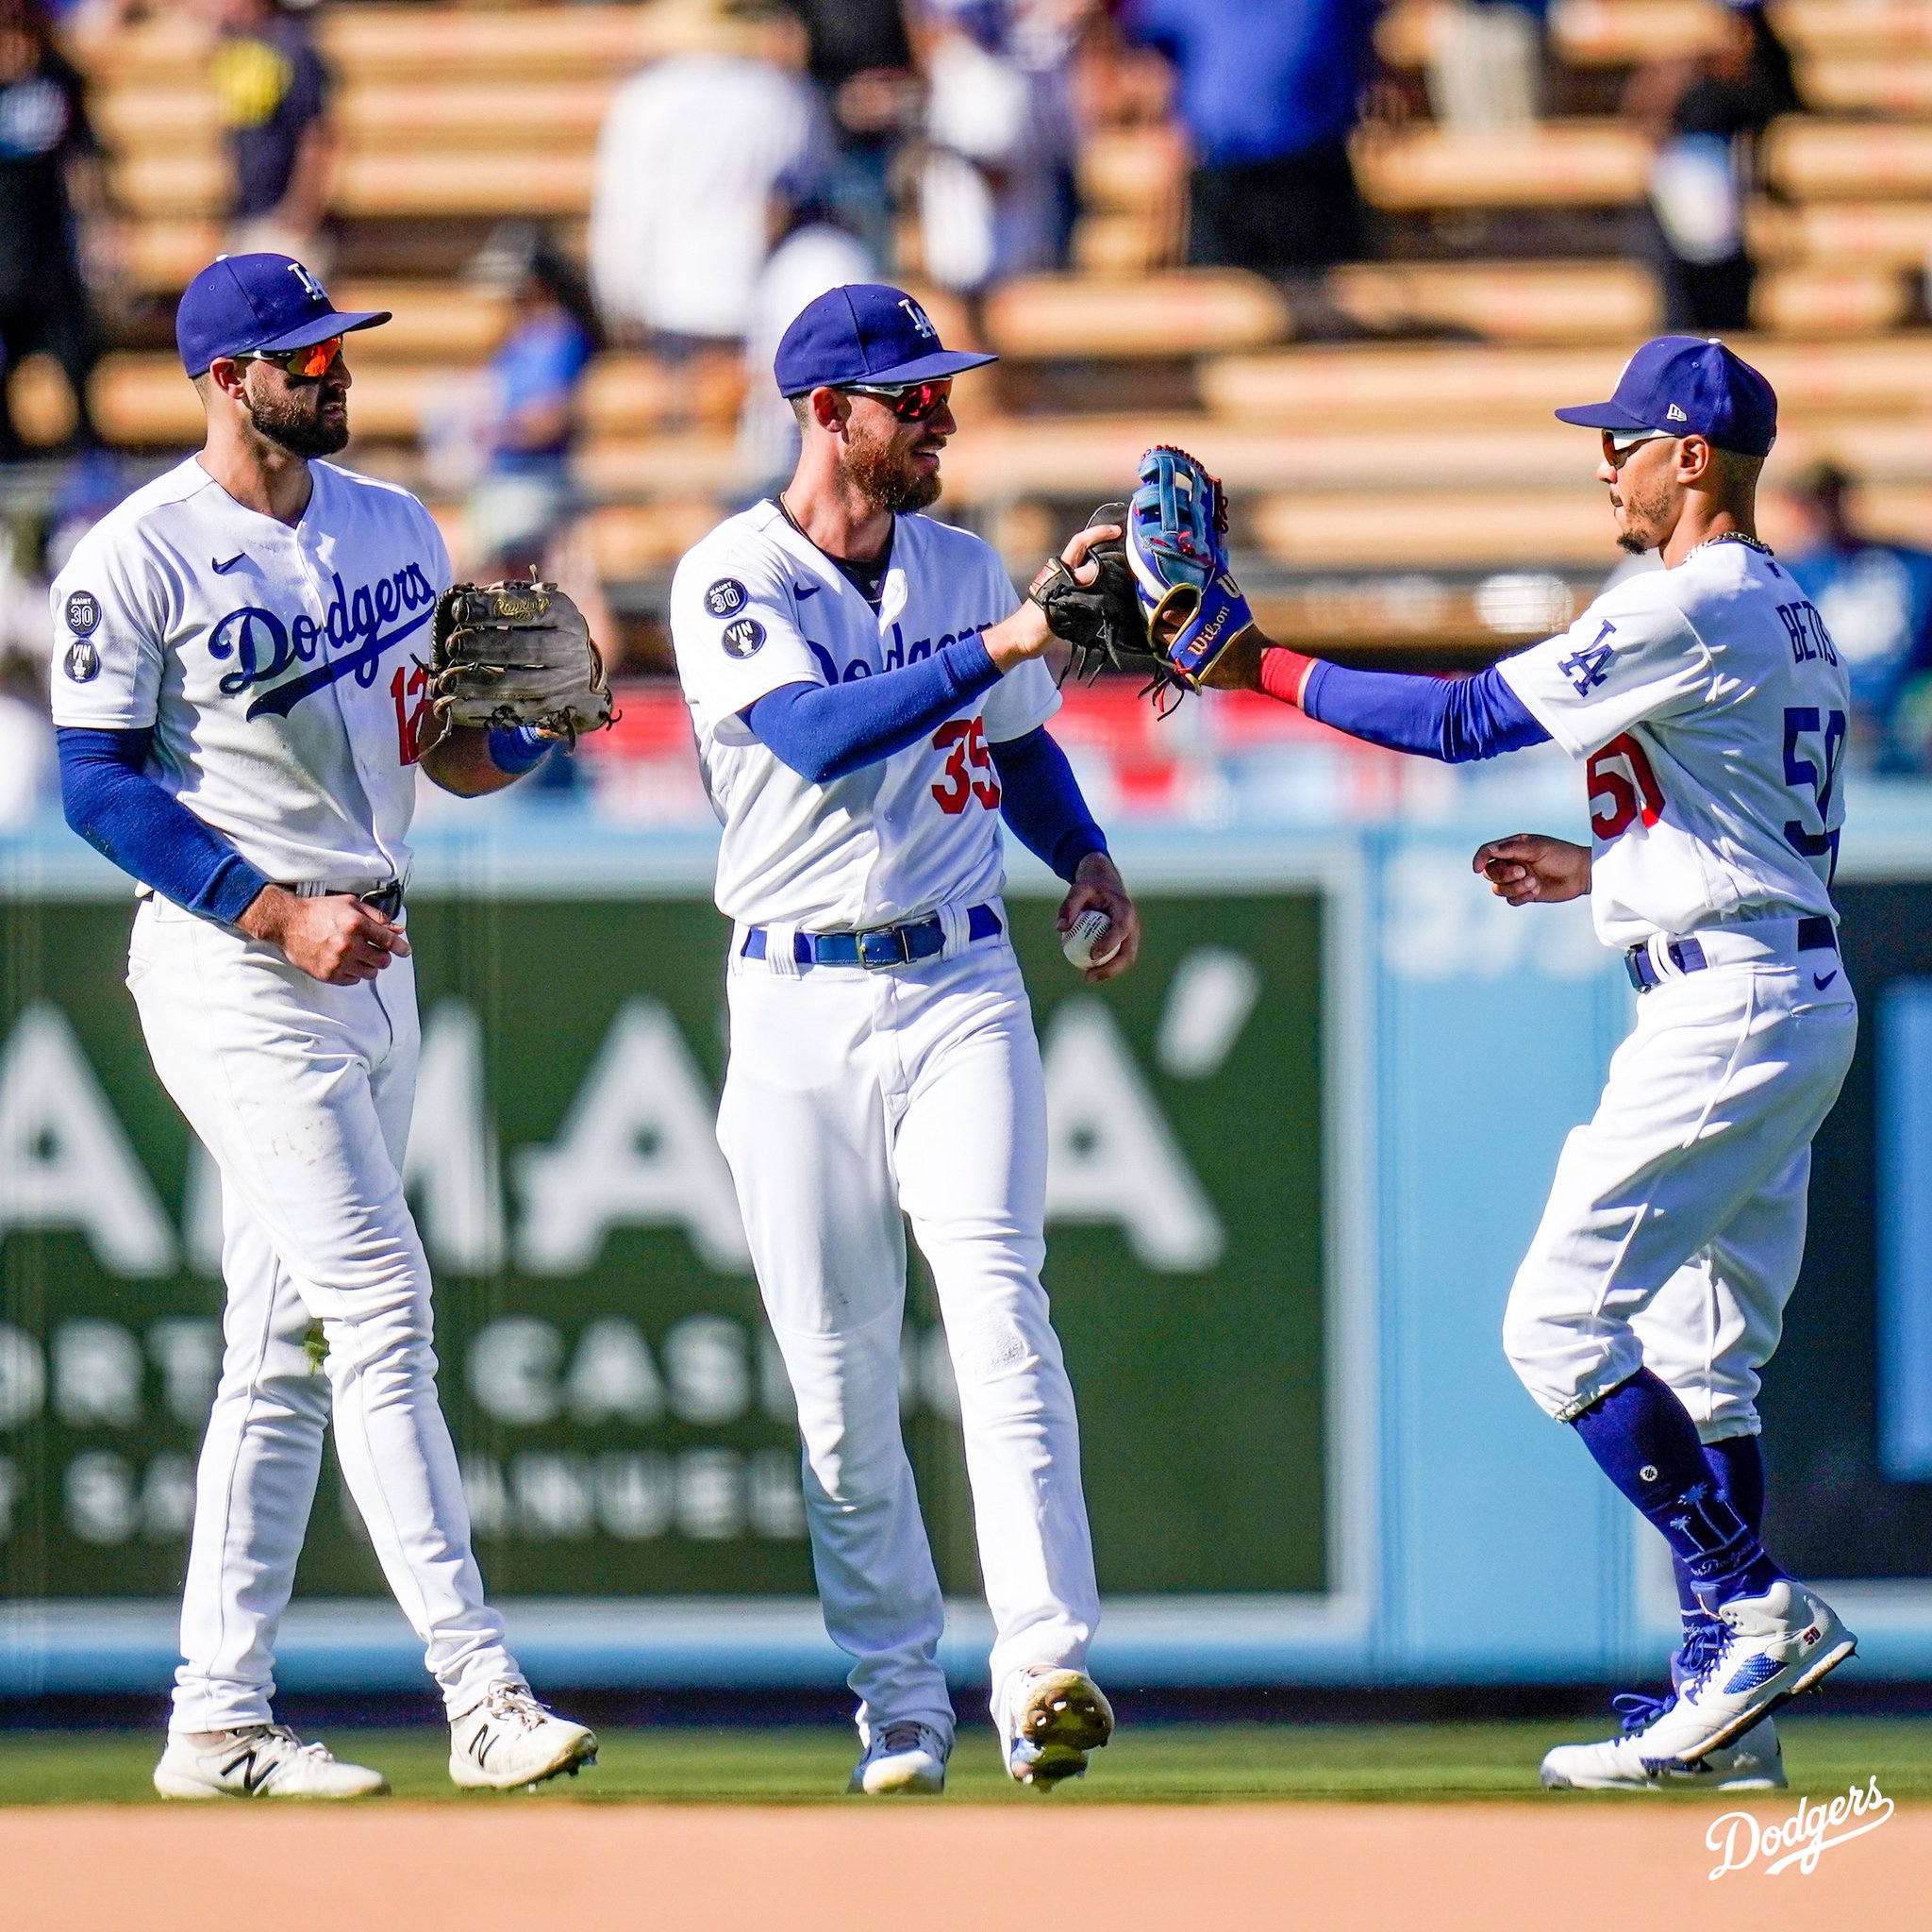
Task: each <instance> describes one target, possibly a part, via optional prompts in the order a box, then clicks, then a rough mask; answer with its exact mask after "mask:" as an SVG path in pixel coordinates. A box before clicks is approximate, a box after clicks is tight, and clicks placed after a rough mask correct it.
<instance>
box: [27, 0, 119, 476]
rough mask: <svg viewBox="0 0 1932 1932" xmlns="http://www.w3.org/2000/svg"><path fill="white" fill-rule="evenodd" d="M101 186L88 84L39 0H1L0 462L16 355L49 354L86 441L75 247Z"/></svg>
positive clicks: (96, 351)
mask: <svg viewBox="0 0 1932 1932" xmlns="http://www.w3.org/2000/svg"><path fill="white" fill-rule="evenodd" d="M106 214H107V192H106V186H105V178H104V175H103V172H102V168H101V150H100V145H99V143H98V142H96V140H95V139H94V132H93V128H92V125H91V124H90V122H89V120H88V112H87V88H86V83H85V82H84V81H83V80H82V79H81V76H80V75H79V74H78V73H77V72H76V71H75V68H74V67H73V66H72V65H71V64H70V63H69V62H68V60H67V59H66V58H64V57H63V56H62V55H61V53H60V52H59V50H58V48H57V47H56V46H55V45H54V43H53V35H52V28H51V26H50V25H49V22H48V17H47V11H46V8H45V7H44V6H43V5H42V0H0V462H4V461H8V460H10V459H12V458H17V457H19V456H20V455H21V454H22V445H21V442H20V438H19V434H18V431H17V430H16V428H15V426H14V422H13V417H12V413H11V411H10V410H9V408H8V402H7V386H8V376H9V375H10V374H11V372H12V371H13V369H14V368H15V367H16V366H17V365H18V364H19V362H20V360H21V358H23V357H25V356H30V355H33V354H35V353H36V352H39V353H42V354H44V355H48V356H51V357H52V358H54V359H55V360H56V361H57V362H58V363H59V365H60V367H61V369H62V371H63V372H64V373H65V375H66V377H67V381H68V385H69V387H70V388H71V389H72V390H73V391H74V399H75V418H76V427H75V441H78V442H80V443H82V444H89V443H92V442H93V441H95V440H96V439H95V436H94V429H93V421H92V416H91V415H90V414H89V412H88V402H87V380H88V376H89V375H90V374H91V373H92V369H93V366H94V364H95V362H96V361H97V360H99V358H100V341H99V332H98V329H97V327H96V325H95V322H94V315H93V309H92V305H91V303H90V302H89V300H88V292H87V285H86V282H85V280H84V279H83V276H82V274H81V264H80V258H79V255H78V252H77V245H76V243H77V236H78V234H79V232H80V230H79V222H80V221H81V220H86V221H87V222H88V223H89V224H90V225H92V228H93V229H94V231H95V232H97V233H98V232H99V231H100V227H101V225H102V224H103V223H104V222H105V218H106Z"/></svg>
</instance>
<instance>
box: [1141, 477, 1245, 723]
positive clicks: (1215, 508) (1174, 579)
mask: <svg viewBox="0 0 1932 1932" xmlns="http://www.w3.org/2000/svg"><path fill="white" fill-rule="evenodd" d="M1226 530H1227V504H1226V500H1225V498H1224V495H1223V492H1222V488H1221V482H1220V479H1219V478H1218V477H1214V476H1210V475H1208V472H1207V471H1206V470H1204V469H1203V468H1202V467H1201V465H1200V463H1199V462H1198V461H1197V460H1196V459H1195V458H1192V457H1191V456H1190V455H1189V454H1188V453H1187V451H1186V450H1184V449H1175V448H1174V447H1172V446H1171V445H1169V444H1166V443H1160V444H1157V445H1156V446H1155V447H1154V448H1153V449H1150V450H1149V451H1148V452H1147V454H1146V455H1145V456H1143V457H1142V458H1141V480H1140V487H1139V488H1138V489H1137V490H1136V491H1134V499H1133V502H1132V503H1131V504H1130V505H1129V506H1128V508H1127V561H1128V563H1129V565H1130V566H1131V567H1132V569H1133V573H1134V587H1135V590H1136V591H1137V593H1138V594H1139V596H1140V599H1141V610H1142V612H1143V613H1144V614H1145V616H1146V619H1147V631H1148V637H1149V640H1150V642H1151V645H1152V648H1153V653H1154V663H1155V675H1154V682H1153V685H1152V686H1151V687H1150V689H1151V690H1153V691H1155V693H1156V697H1155V703H1156V706H1157V708H1163V709H1164V708H1165V704H1164V700H1165V699H1166V698H1167V696H1168V694H1169V692H1170V691H1173V690H1175V689H1178V690H1181V691H1195V690H1198V689H1199V688H1200V685H1201V682H1202V680H1203V679H1204V678H1205V677H1206V676H1207V675H1208V672H1209V671H1210V670H1211V669H1212V668H1213V665H1214V661H1215V659H1216V658H1219V657H1220V656H1221V654H1222V653H1223V652H1224V650H1226V649H1227V647H1228V645H1230V644H1231V643H1233V642H1234V641H1235V640H1236V639H1237V638H1238V637H1240V636H1241V633H1242V632H1243V631H1244V630H1246V629H1247V628H1248V627H1249V626H1250V625H1252V624H1253V623H1254V621H1255V613H1254V612H1253V611H1252V610H1250V609H1249V608H1248V600H1247V599H1246V598H1245V597H1243V596H1242V595H1241V586H1240V585H1239V584H1237V583H1236V582H1235V580H1234V578H1233V577H1232V576H1230V575H1228V569H1227V546H1226V543H1225V542H1224V537H1225V534H1226Z"/></svg>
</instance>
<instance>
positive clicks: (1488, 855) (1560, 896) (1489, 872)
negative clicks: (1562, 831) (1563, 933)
mask: <svg viewBox="0 0 1932 1932" xmlns="http://www.w3.org/2000/svg"><path fill="white" fill-rule="evenodd" d="M1470 869H1471V870H1472V871H1473V872H1479V873H1481V874H1482V875H1483V876H1484V877H1485V878H1486V879H1488V880H1489V882H1490V890H1491V891H1492V892H1494V893H1495V895H1496V896H1497V898H1499V899H1507V901H1508V902H1509V904H1510V905H1512V906H1556V905H1559V904H1560V903H1561V902H1562V901H1563V900H1565V899H1580V898H1582V897H1583V895H1584V894H1585V893H1586V892H1587V891H1590V847H1589V846H1588V845H1573V844H1572V843H1571V842H1570V841H1569V840H1568V839H1552V838H1549V837H1548V836H1546V835H1545V834H1544V833H1541V832H1512V833H1511V834H1510V835H1509V836H1508V838H1507V839H1491V841H1490V842H1489V843H1488V844H1487V845H1483V846H1480V847H1478V848H1477V851H1476V855H1475V858H1474V859H1473V860H1471V862H1470Z"/></svg>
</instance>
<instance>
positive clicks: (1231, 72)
mask: <svg viewBox="0 0 1932 1932" xmlns="http://www.w3.org/2000/svg"><path fill="white" fill-rule="evenodd" d="M1380 5H1381V0H1127V5H1126V8H1125V10H1124V13H1123V14H1122V16H1121V24H1122V25H1123V27H1124V29H1125V31H1126V33H1127V35H1128V37H1129V38H1130V39H1131V40H1134V41H1137V42H1140V43H1141V45H1143V46H1147V47H1152V48H1154V49H1155V50H1156V51H1157V52H1158V53H1160V54H1163V55H1165V56H1166V58H1167V59H1168V60H1169V62H1170V63H1171V64H1172V65H1173V67H1174V84H1175V96H1176V107H1177V108H1178V112H1179V115H1180V119H1181V121H1182V123H1183V124H1184V125H1186V127H1187V130H1188V134H1189V136H1190V139H1191V142H1192V145H1193V155H1194V172H1193V176H1192V179H1191V182H1190V184H1189V197H1188V199H1189V209H1188V212H1189V225H1190V242H1189V255H1190V258H1191V259H1192V260H1194V261H1196V262H1200V263H1208V264H1217V265H1227V266H1232V267H1237V268H1248V269H1254V270H1256V271H1257V272H1258V273H1259V274H1262V275H1292V274H1295V273H1297V272H1298V271H1301V270H1305V269H1309V268H1321V267H1324V266H1326V265H1327V264H1329V263H1331V262H1337V261H1347V260H1351V259H1353V258H1356V257H1357V256H1359V255H1361V254H1362V253H1363V245H1364V236H1363V220H1362V204H1361V197H1360V195H1359V194H1358V193H1357V190H1356V183H1355V174H1354V171H1353V170H1352V169H1351V167H1350V166H1349V159H1348V137H1349V133H1350V131H1351V130H1352V129H1353V128H1354V126H1355V124H1356V116H1357V101H1358V99H1359V97H1360V94H1361V92H1362V89H1363V87H1364V85H1365V84H1366V82H1367V79H1368V76H1369V72H1370V62H1371V58H1372V41H1373V35H1374V25H1375V16H1376V13H1377V12H1378V11H1379V9H1380Z"/></svg>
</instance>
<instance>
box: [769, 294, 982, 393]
mask: <svg viewBox="0 0 1932 1932" xmlns="http://www.w3.org/2000/svg"><path fill="white" fill-rule="evenodd" d="M998 360H999V358H998V357H997V356H988V355H983V354H977V353H975V352H974V351H972V350H967V349H948V348H946V347H945V346H944V345H943V344H942V343H941V341H940V332H939V330H938V329H936V328H935V327H934V326H933V325H932V318H931V317H930V316H928V315H927V314H926V312H925V310H924V308H921V307H920V306H919V304H918V303H917V302H915V301H914V300H913V299H912V297H911V296H910V295H908V293H907V292H906V291H905V290H904V289H894V288H891V287H889V286H888V285H887V284H886V283H884V282H850V283H848V284H846V286H845V287H843V288H840V289H828V290H826V291H825V292H824V294H823V295H821V296H820V297H819V298H818V300H817V301H816V302H812V303H809V304H808V305H807V307H806V308H803V309H801V310H800V311H799V313H798V314H797V315H796V316H794V317H793V318H792V323H791V327H790V328H788V329H787V330H786V331H785V334H784V337H783V339H782V340H781V341H779V343H778V353H777V355H776V357H775V358H774V359H773V362H772V374H773V375H774V376H776V377H777V378H778V393H779V394H780V395H781V396H802V395H804V394H805V392H806V391H808V390H814V389H846V388H849V387H850V386H851V385H852V384H854V383H877V384H879V385H881V386H884V385H887V384H892V383H901V382H932V381H936V380H937V379H938V378H939V377H941V376H943V375H958V374H959V373H960V372H961V371H962V370H967V369H977V368H978V367H979V366H980V364H981V363H983V362H997V361H998Z"/></svg>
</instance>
